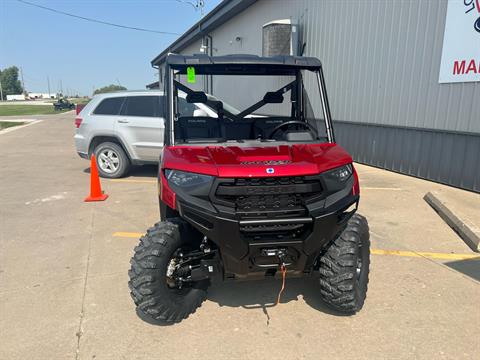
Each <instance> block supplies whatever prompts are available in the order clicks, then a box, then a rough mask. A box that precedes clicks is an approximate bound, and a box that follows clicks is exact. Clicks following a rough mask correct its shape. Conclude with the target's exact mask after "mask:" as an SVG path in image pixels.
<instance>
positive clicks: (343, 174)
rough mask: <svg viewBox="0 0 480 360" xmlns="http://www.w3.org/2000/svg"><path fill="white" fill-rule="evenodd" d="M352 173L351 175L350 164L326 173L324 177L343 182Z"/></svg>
mask: <svg viewBox="0 0 480 360" xmlns="http://www.w3.org/2000/svg"><path fill="white" fill-rule="evenodd" d="M352 173H353V168H352V164H347V165H344V166H340V167H338V168H336V169H333V170H330V171H327V172H326V173H325V175H326V176H328V177H329V178H331V179H335V180H337V181H340V182H344V181H346V180H348V178H349V177H350V176H351V175H352Z"/></svg>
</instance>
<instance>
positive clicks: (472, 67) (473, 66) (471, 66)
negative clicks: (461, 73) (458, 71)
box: [465, 59, 477, 74]
mask: <svg viewBox="0 0 480 360" xmlns="http://www.w3.org/2000/svg"><path fill="white" fill-rule="evenodd" d="M470 71H473V73H474V74H476V73H477V64H475V60H473V59H472V60H471V61H470V64H468V68H467V71H465V74H468V73H469V72H470Z"/></svg>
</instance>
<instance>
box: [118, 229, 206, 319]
mask: <svg viewBox="0 0 480 360" xmlns="http://www.w3.org/2000/svg"><path fill="white" fill-rule="evenodd" d="M185 235H186V234H183V236H182V234H181V232H180V230H179V226H178V225H177V224H174V223H172V222H170V221H162V222H159V223H157V224H155V225H154V226H153V227H152V228H150V229H148V231H147V234H146V235H144V236H142V237H141V238H140V244H139V245H138V246H137V247H136V248H135V254H134V255H133V257H132V259H131V260H130V263H131V265H132V266H131V269H130V271H129V272H128V275H129V277H130V281H129V282H128V286H129V288H130V294H131V296H132V298H133V301H134V302H135V305H137V310H138V311H140V312H141V313H142V314H144V315H146V316H148V317H149V318H152V319H154V320H156V321H158V322H160V323H176V322H180V321H181V320H183V319H185V318H187V317H188V315H190V314H192V313H193V312H195V310H196V309H197V308H198V307H199V306H200V305H201V304H202V302H203V301H204V300H205V299H206V297H207V287H208V280H206V281H196V282H188V283H184V284H181V283H179V282H178V281H177V280H178V278H177V277H176V275H175V274H176V270H175V269H176V265H177V264H178V263H179V262H180V261H181V260H180V259H181V258H182V254H181V253H182V251H184V250H187V251H188V250H190V249H189V243H188V236H185Z"/></svg>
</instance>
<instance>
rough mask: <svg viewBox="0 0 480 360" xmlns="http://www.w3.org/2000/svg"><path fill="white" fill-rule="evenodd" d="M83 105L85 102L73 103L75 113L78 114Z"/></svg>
mask: <svg viewBox="0 0 480 360" xmlns="http://www.w3.org/2000/svg"><path fill="white" fill-rule="evenodd" d="M84 107H85V104H77V105H75V113H76V115H78V114H80V111H82V109H83V108H84Z"/></svg>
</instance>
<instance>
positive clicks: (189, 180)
mask: <svg viewBox="0 0 480 360" xmlns="http://www.w3.org/2000/svg"><path fill="white" fill-rule="evenodd" d="M165 177H166V178H167V181H168V182H169V184H171V185H174V186H178V187H180V188H190V187H193V186H195V187H197V186H198V187H201V186H202V185H205V184H210V183H211V182H212V180H213V176H209V175H203V174H196V173H191V172H186V171H180V170H170V169H167V170H165Z"/></svg>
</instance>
